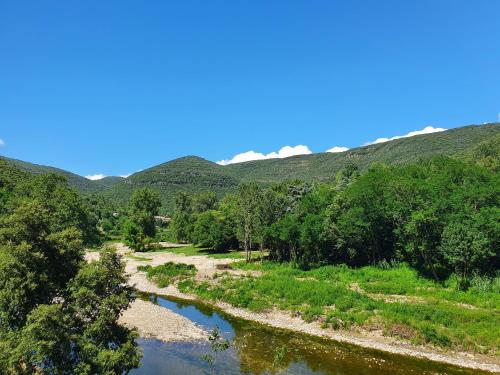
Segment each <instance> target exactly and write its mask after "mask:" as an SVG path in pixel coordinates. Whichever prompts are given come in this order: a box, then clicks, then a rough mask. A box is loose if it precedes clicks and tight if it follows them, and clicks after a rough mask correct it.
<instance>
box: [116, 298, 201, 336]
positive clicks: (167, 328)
mask: <svg viewBox="0 0 500 375" xmlns="http://www.w3.org/2000/svg"><path fill="white" fill-rule="evenodd" d="M118 322H119V323H120V324H122V325H124V326H126V327H129V328H136V329H137V330H138V332H139V334H140V336H141V337H143V338H154V339H158V340H162V341H164V342H186V341H187V342H193V341H205V340H207V338H208V333H207V332H206V331H205V330H203V329H202V328H201V327H199V326H197V325H196V324H194V323H193V322H191V321H190V320H189V319H187V318H184V317H183V316H181V315H179V314H176V313H174V312H171V311H170V310H168V309H165V308H163V307H160V306H158V305H155V304H153V303H151V302H147V301H142V300H140V299H136V300H135V301H134V302H133V303H132V305H131V306H130V308H129V309H128V310H126V311H125V312H124V313H123V315H122V316H121V317H120V319H119V320H118Z"/></svg>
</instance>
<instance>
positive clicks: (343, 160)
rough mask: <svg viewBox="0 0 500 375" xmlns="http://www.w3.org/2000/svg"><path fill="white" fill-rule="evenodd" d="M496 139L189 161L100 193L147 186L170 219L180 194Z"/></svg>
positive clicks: (480, 132)
mask: <svg viewBox="0 0 500 375" xmlns="http://www.w3.org/2000/svg"><path fill="white" fill-rule="evenodd" d="M498 135H500V125H499V124H488V125H480V126H474V125H471V126H466V127H462V128H457V129H451V130H448V131H445V132H441V133H433V134H426V135H420V136H415V137H411V138H404V139H398V140H394V141H391V142H386V143H381V144H376V145H370V146H365V147H359V148H355V149H351V150H349V151H347V152H343V153H336V154H333V153H318V154H311V155H298V156H293V157H289V158H284V159H269V160H258V161H250V162H246V163H239V164H232V165H227V166H222V165H218V164H216V163H213V162H210V161H208V160H205V159H202V158H199V157H195V156H188V157H183V158H180V159H176V160H173V161H170V162H167V163H163V164H160V165H158V166H155V167H152V168H149V169H146V170H144V171H141V172H138V173H135V174H133V175H131V176H130V177H128V178H127V179H126V180H124V181H123V182H122V183H119V184H117V185H115V186H114V187H112V188H111V189H109V190H107V191H105V192H104V194H105V195H106V196H108V197H113V198H115V199H117V200H119V201H121V202H125V201H126V200H127V199H128V198H129V197H130V196H131V194H132V192H133V191H134V190H135V189H137V188H139V187H145V186H149V187H151V188H153V189H154V190H156V191H157V192H158V193H159V194H160V197H161V199H162V210H163V213H168V214H171V213H172V210H173V204H174V198H175V195H176V193H178V192H180V191H182V192H187V193H197V192H204V191H213V192H215V193H216V194H217V195H218V196H219V197H220V196H223V195H225V194H227V193H230V192H235V191H236V188H237V186H238V185H239V184H240V183H242V182H246V181H256V182H257V183H259V184H260V185H264V186H265V185H269V184H271V183H273V182H281V181H286V180H291V179H302V180H304V181H309V182H333V181H334V179H335V176H336V174H337V172H339V171H340V170H342V169H344V168H345V167H346V166H348V165H352V164H355V165H357V166H358V168H359V170H360V171H363V170H365V169H367V168H368V167H369V166H370V165H371V164H372V163H375V162H377V163H386V164H407V163H411V162H414V161H416V160H418V159H420V158H425V157H430V156H434V155H456V154H460V155H463V156H464V157H465V156H466V151H468V150H470V149H471V148H474V147H476V146H478V145H479V144H480V143H482V142H485V141H488V140H491V139H492V138H495V137H496V136H498ZM468 157H470V156H468Z"/></svg>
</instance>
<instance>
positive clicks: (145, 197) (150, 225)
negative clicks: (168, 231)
mask: <svg viewBox="0 0 500 375" xmlns="http://www.w3.org/2000/svg"><path fill="white" fill-rule="evenodd" d="M160 207H161V200H160V196H159V195H158V193H157V192H155V191H154V190H152V189H150V188H142V189H138V190H136V191H134V194H133V195H132V197H131V198H130V202H129V217H130V220H131V221H132V222H133V223H134V224H136V225H138V226H139V227H140V228H141V230H142V233H143V234H144V236H147V237H150V238H153V237H154V236H155V234H156V226H155V216H156V215H158V212H159V210H160Z"/></svg>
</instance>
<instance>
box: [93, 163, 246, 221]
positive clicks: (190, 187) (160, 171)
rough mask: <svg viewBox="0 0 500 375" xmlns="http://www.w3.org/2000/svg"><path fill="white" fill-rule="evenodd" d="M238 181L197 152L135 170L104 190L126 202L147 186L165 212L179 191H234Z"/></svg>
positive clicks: (218, 192) (168, 209)
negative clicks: (154, 191) (159, 197)
mask: <svg viewBox="0 0 500 375" xmlns="http://www.w3.org/2000/svg"><path fill="white" fill-rule="evenodd" d="M239 183H240V179H239V178H236V177H233V176H231V175H229V174H228V173H227V172H226V169H225V168H224V167H223V166H221V165H218V164H216V163H213V162H211V161H208V160H205V159H202V158H199V157H196V156H186V157H183V158H179V159H176V160H172V161H169V162H166V163H163V164H160V165H157V166H155V167H152V168H149V169H146V170H144V171H141V172H138V173H135V174H133V175H131V176H129V177H128V178H126V179H125V180H124V181H123V182H121V183H119V184H117V185H115V186H114V187H113V188H112V189H109V190H107V191H105V192H103V194H104V195H105V196H108V197H110V198H114V199H117V200H119V201H121V202H125V201H126V200H128V198H129V197H130V195H131V194H132V192H133V191H134V190H135V189H137V188H139V187H144V186H149V187H151V188H152V189H154V190H156V191H158V193H159V194H160V196H161V198H162V202H163V210H162V211H163V212H167V213H168V212H169V211H170V210H171V208H172V207H173V203H174V198H175V195H176V193H177V192H179V191H185V192H190V193H196V192H202V191H207V190H213V191H215V192H217V194H218V195H219V196H222V195H224V194H226V193H228V192H231V191H234V190H235V189H236V187H237V186H238V184H239Z"/></svg>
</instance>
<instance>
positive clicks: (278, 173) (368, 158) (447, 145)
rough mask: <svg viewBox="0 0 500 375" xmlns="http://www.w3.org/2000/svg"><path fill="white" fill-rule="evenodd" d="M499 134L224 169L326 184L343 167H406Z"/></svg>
mask: <svg viewBox="0 0 500 375" xmlns="http://www.w3.org/2000/svg"><path fill="white" fill-rule="evenodd" d="M497 134H500V124H488V125H480V126H475V125H471V126H465V127H462V128H456V129H450V130H447V131H444V132H440V133H432V134H425V135H418V136H414V137H409V138H402V139H398V140H394V141H390V142H385V143H379V144H374V145H370V146H364V147H358V148H354V149H351V150H349V151H346V152H342V153H335V154H332V153H318V154H310V155H299V156H292V157H289V158H285V159H268V160H259V161H249V162H246V163H239V164H231V165H228V166H226V167H225V168H226V169H227V171H228V172H229V174H230V175H232V176H234V177H237V178H241V179H245V180H255V181H261V182H274V181H282V180H286V179H290V178H301V179H306V180H315V181H329V180H331V179H332V178H333V177H334V176H335V174H336V173H337V172H338V171H339V170H340V169H342V168H343V167H344V166H345V165H346V164H347V163H350V162H353V163H355V164H357V165H358V166H359V167H360V168H361V169H365V168H367V167H368V166H369V165H370V164H372V163H373V162H379V163H387V164H402V163H410V162H414V161H416V160H418V159H419V158H422V157H429V156H432V155H454V154H456V153H459V152H463V151H464V150H467V149H469V148H471V147H473V146H475V145H477V144H478V143H480V142H482V141H485V140H488V139H490V138H491V137H494V136H495V135H497Z"/></svg>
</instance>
